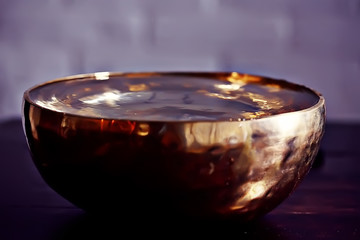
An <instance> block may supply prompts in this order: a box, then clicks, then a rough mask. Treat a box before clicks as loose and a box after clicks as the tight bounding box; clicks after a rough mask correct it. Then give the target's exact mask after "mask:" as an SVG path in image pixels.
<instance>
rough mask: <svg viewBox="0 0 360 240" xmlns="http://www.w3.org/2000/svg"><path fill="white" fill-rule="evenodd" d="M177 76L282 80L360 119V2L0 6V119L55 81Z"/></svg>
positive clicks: (119, 0)
mask: <svg viewBox="0 0 360 240" xmlns="http://www.w3.org/2000/svg"><path fill="white" fill-rule="evenodd" d="M176 70H181V71H189V70H191V71H241V72H248V73H254V74H259V75H267V76H270V77H275V78H283V79H287V80H289V81H292V82H296V83H299V84H304V85H306V86H309V87H311V88H314V89H315V90H318V91H319V92H321V93H323V95H324V96H325V98H326V101H327V113H328V120H330V121H360V104H359V100H358V99H359V97H358V96H359V93H360V0H299V1H289V0H264V1H260V0H181V1H179V0H104V1H95V0H89V1H75V0H47V1H45V0H32V1H27V0H12V1H6V0H0V119H4V118H9V117H18V116H20V114H21V99H22V94H23V92H24V91H25V90H26V89H27V88H28V87H30V86H33V85H34V84H38V83H41V82H44V81H48V80H51V79H53V78H58V77H63V76H66V75H72V74H78V73H89V72H96V71H176Z"/></svg>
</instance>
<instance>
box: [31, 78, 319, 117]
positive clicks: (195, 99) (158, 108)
mask: <svg viewBox="0 0 360 240" xmlns="http://www.w3.org/2000/svg"><path fill="white" fill-rule="evenodd" d="M95 79H96V80H102V81H94V79H90V78H89V79H81V80H67V81H62V82H56V83H53V84H49V85H44V86H42V87H40V88H37V89H33V90H32V91H31V92H30V98H31V100H33V101H34V102H35V103H36V104H38V105H40V106H42V107H44V108H48V109H52V110H55V111H59V112H67V113H71V114H77V115H82V116H91V117H101V118H113V119H132V120H139V119H141V120H145V121H146V120H148V121H162V120H166V121H194V120H209V121H215V120H225V121H229V120H237V121H242V120H248V119H257V118H262V117H266V116H271V115H275V114H279V113H284V112H289V111H296V110H301V109H305V108H308V107H310V106H312V105H314V104H315V103H316V102H317V101H318V97H317V96H316V95H315V94H313V93H312V92H311V91H309V90H308V89H306V88H302V87H294V85H291V86H289V84H284V83H283V82H280V81H279V82H277V81H276V80H269V79H262V78H260V77H255V76H250V75H241V74H239V73H231V74H229V75H228V76H227V77H225V78H221V77H219V78H218V79H216V78H214V77H212V78H210V77H209V78H204V77H196V76H187V77H185V76H177V75H173V76H172V75H163V76H147V77H146V76H144V77H129V76H127V77H119V76H117V77H111V76H110V77H109V73H97V74H95Z"/></svg>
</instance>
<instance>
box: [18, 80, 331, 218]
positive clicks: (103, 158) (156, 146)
mask: <svg viewBox="0 0 360 240" xmlns="http://www.w3.org/2000/svg"><path fill="white" fill-rule="evenodd" d="M295 86H296V85H295ZM314 94H316V93H314ZM23 110H24V112H23V122H24V129H25V133H26V137H27V141H28V145H29V148H30V150H31V153H32V157H33V160H34V162H35V164H36V167H37V168H38V170H39V172H40V173H41V175H42V177H43V178H44V180H45V181H46V182H47V183H48V184H49V186H51V187H52V188H53V189H54V190H55V191H57V192H58V193H59V194H60V195H62V196H63V197H64V198H66V199H68V200H69V201H71V202H72V203H74V204H75V205H77V206H79V207H81V208H84V209H86V210H89V211H100V212H106V211H116V212H126V213H143V212H154V211H155V212H157V211H159V212H163V213H164V212H165V213H166V212H172V213H173V212H179V213H184V214H187V215H195V216H205V217H208V216H210V217H213V216H215V217H219V216H220V217H228V216H229V217H230V216H239V217H240V218H243V219H245V220H248V219H252V218H254V217H258V216H260V215H263V214H265V213H267V212H269V211H271V210H272V209H273V208H274V207H276V206H277V205H278V204H280V203H281V202H282V201H283V200H284V199H285V198H286V197H287V196H288V195H289V194H290V193H291V192H292V191H293V190H294V189H295V188H296V186H297V185H298V184H299V183H300V182H301V180H302V179H303V178H304V176H305V175H306V174H307V172H308V171H309V170H310V168H311V165H312V163H313V160H314V158H315V155H316V154H317V151H318V149H319V145H320V141H321V138H322V135H323V133H324V122H325V102H324V99H323V98H322V96H320V95H319V102H318V103H317V104H315V105H314V106H312V107H310V108H308V109H305V110H301V111H294V112H290V113H284V114H278V115H274V116H270V117H265V118H262V119H256V120H246V121H239V122H238V121H208V122H206V121H205V122H186V121H182V122H176V121H172V122H161V121H130V120H116V119H113V120H111V119H100V118H98V119H97V118H86V117H84V116H76V115H72V114H66V113H62V112H55V111H52V110H49V109H46V108H42V107H40V106H37V105H36V104H34V103H33V102H32V101H31V100H29V99H28V98H26V97H24V102H23Z"/></svg>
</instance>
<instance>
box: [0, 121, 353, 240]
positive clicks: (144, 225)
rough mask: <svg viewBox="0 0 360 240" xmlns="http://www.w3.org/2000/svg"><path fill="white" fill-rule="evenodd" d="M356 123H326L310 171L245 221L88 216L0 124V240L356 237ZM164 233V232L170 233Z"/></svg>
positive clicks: (13, 129)
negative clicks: (276, 200) (262, 211)
mask: <svg viewBox="0 0 360 240" xmlns="http://www.w3.org/2000/svg"><path fill="white" fill-rule="evenodd" d="M359 136H360V124H340V123H328V124H327V126H326V133H325V136H324V139H323V141H322V146H321V151H320V153H319V155H318V157H317V159H316V161H315V164H314V166H313V168H312V169H311V171H310V173H309V174H308V175H307V176H306V178H305V180H304V181H303V182H302V183H301V184H300V186H299V187H298V188H297V189H296V191H295V192H294V193H293V194H292V195H291V196H290V197H289V198H288V199H287V200H286V201H284V202H283V203H282V204H281V205H280V206H279V207H277V208H276V209H275V210H273V211H272V212H271V213H269V214H267V215H266V216H264V217H263V218H261V219H259V220H257V221H254V222H251V223H247V224H244V223H239V222H236V221H232V222H216V221H215V222H211V223H210V222H191V221H186V220H184V219H182V220H179V221H177V220H176V219H172V220H171V219H169V220H168V219H163V221H158V219H157V218H156V216H150V217H149V218H136V219H123V218H122V216H116V217H115V219H110V218H108V217H106V216H102V217H101V216H91V215H88V214H86V213H85V212H83V211H82V210H80V209H78V208H76V207H74V206H73V205H72V204H70V203H69V202H67V201H66V200H64V199H63V198H62V197H60V196H59V195H58V194H57V193H55V192H54V191H53V190H51V189H50V188H49V187H48V186H47V185H46V184H45V183H44V181H43V180H42V178H41V177H40V175H39V174H38V172H37V170H36V169H35V167H34V165H33V163H32V161H31V158H30V154H29V152H28V149H27V145H26V141H25V137H24V134H23V131H22V125H21V120H20V119H13V120H8V121H2V122H0V239H1V240H5V239H75V238H76V239H86V238H89V237H95V238H96V237H98V238H100V237H101V239H103V238H106V237H110V236H111V237H112V238H115V237H117V238H120V237H125V236H127V235H126V234H131V238H134V237H136V236H146V237H147V238H148V237H150V236H156V237H160V236H165V237H167V238H170V237H171V238H174V237H179V236H184V237H188V238H189V237H191V236H193V235H194V234H196V235H198V236H209V235H210V236H215V234H222V238H225V237H226V235H229V236H230V235H231V236H233V237H236V238H239V239H360V157H359V155H360V141H359ZM169 234H170V235H169Z"/></svg>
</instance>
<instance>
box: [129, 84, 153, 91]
mask: <svg viewBox="0 0 360 240" xmlns="http://www.w3.org/2000/svg"><path fill="white" fill-rule="evenodd" d="M128 87H129V91H131V92H140V91H146V90H149V87H148V85H146V84H144V83H141V84H129V85H128Z"/></svg>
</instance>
